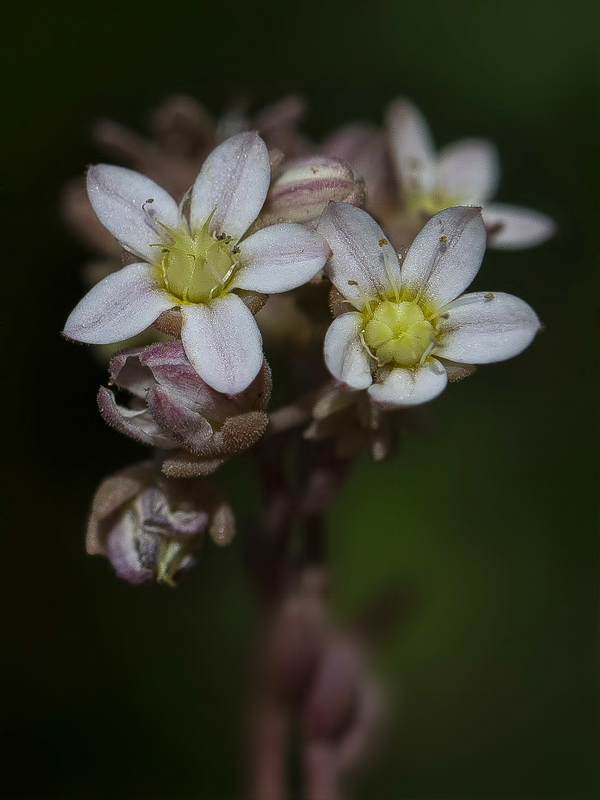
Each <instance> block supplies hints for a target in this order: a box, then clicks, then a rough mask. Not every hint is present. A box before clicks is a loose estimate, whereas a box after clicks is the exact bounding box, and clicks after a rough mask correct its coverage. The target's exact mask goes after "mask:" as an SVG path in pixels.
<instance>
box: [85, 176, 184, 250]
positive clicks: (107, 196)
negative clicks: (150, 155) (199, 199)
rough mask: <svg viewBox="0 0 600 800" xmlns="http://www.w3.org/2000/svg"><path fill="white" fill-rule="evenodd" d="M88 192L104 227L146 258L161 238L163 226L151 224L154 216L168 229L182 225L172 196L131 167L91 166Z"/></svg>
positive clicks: (129, 248) (125, 245) (127, 247)
mask: <svg viewBox="0 0 600 800" xmlns="http://www.w3.org/2000/svg"><path fill="white" fill-rule="evenodd" d="M87 191H88V196H89V198H90V203H91V204H92V208H93V209H94V211H95V212H96V216H97V217H98V219H99V220H100V222H101V223H102V224H103V225H104V227H105V228H107V229H108V230H109V231H110V232H111V233H112V235H113V236H114V237H115V238H116V239H117V240H118V241H119V242H120V244H121V245H123V247H124V248H125V249H126V250H129V251H130V252H131V253H135V255H138V256H141V257H142V258H144V259H146V260H147V261H153V260H154V258H155V256H156V248H155V247H151V246H150V245H152V244H156V243H157V242H160V241H161V236H160V230H161V229H160V227H158V226H156V224H154V225H153V224H152V219H153V218H155V219H158V220H160V221H161V222H162V223H163V224H164V225H167V226H168V227H169V228H176V227H177V226H178V225H179V210H178V208H177V203H176V202H175V200H173V198H172V197H171V195H169V194H167V192H165V190H164V189H161V187H160V186H158V185H157V184H156V183H154V181H151V180H150V178H147V177H146V176H145V175H140V173H139V172H134V171H133V170H132V169H126V168H125V167H114V166H112V165H111V164H97V165H96V166H95V167H90V168H89V170H88V173H87ZM150 201H152V202H150ZM142 206H144V208H142Z"/></svg>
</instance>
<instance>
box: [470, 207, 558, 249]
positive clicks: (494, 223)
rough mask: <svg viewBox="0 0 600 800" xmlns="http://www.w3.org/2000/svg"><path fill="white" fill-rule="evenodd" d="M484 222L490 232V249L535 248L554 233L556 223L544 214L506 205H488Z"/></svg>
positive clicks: (484, 213)
mask: <svg viewBox="0 0 600 800" xmlns="http://www.w3.org/2000/svg"><path fill="white" fill-rule="evenodd" d="M483 220H484V222H485V224H486V225H487V228H488V230H489V232H490V233H489V238H490V247H495V248H497V249H499V250H518V249H520V248H521V247H535V246H536V245H538V244H542V242H545V241H546V240H547V239H549V238H550V237H551V236H554V234H555V233H556V223H555V222H554V220H553V219H551V218H550V217H548V216H546V214H542V213H541V212H540V211H534V210H533V209H532V208H523V207H522V206H513V205H510V204H508V203H489V204H488V205H487V206H486V207H485V208H484V209H483Z"/></svg>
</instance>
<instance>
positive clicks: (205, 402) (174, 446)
mask: <svg viewBox="0 0 600 800" xmlns="http://www.w3.org/2000/svg"><path fill="white" fill-rule="evenodd" d="M109 371H110V378H111V380H110V384H111V385H112V386H116V387H117V389H120V390H126V391H127V392H128V395H129V397H128V400H127V402H126V403H125V404H122V403H121V402H120V398H119V401H118V400H117V396H115V394H114V393H113V392H112V391H110V389H107V388H105V387H101V388H100V391H99V393H98V405H99V407H100V412H101V414H102V416H103V417H104V419H105V421H106V422H107V423H108V424H109V425H111V426H112V427H113V428H115V429H116V430H118V431H119V432H120V433H123V434H125V435H126V436H130V437H131V438H133V439H136V440H137V441H139V442H142V443H143V444H147V445H151V446H152V447H159V448H161V449H163V450H168V451H176V452H175V453H170V454H169V458H171V456H173V457H174V461H175V462H178V461H181V462H183V463H184V464H187V465H188V468H187V469H186V468H182V469H181V470H179V471H177V469H173V468H171V469H167V470H165V472H166V473H167V474H169V475H175V476H177V477H192V476H195V475H206V474H210V472H214V470H215V469H216V468H217V467H218V466H219V465H220V464H221V463H222V461H223V460H224V459H225V458H226V457H227V456H229V455H231V454H232V453H238V452H241V451H242V450H246V449H248V448H249V447H251V446H252V445H253V444H254V443H255V442H256V441H257V440H258V439H259V438H260V437H261V436H262V434H263V433H264V431H265V429H266V426H267V415H266V414H265V413H264V409H265V408H266V405H267V402H268V400H269V395H270V391H271V376H270V371H269V368H268V366H267V365H266V364H264V365H263V367H262V369H261V371H260V372H259V374H258V376H257V377H256V378H255V380H254V381H253V382H252V384H251V385H250V386H249V387H248V389H246V390H245V391H244V392H241V393H239V394H236V395H223V394H221V393H220V392H217V391H215V390H214V389H212V388H211V387H210V386H208V385H207V384H206V383H205V382H204V381H203V380H202V378H200V377H199V375H198V374H197V373H196V372H195V371H194V369H193V367H192V366H191V364H190V363H189V361H188V359H187V357H186V355H185V353H184V350H183V347H182V344H181V342H179V341H175V342H164V343H159V344H153V345H150V346H149V347H146V348H143V349H141V348H136V349H132V350H123V351H122V352H120V353H117V354H116V355H115V356H113V358H112V359H111V362H110V367H109ZM190 464H192V466H189V465H190ZM194 464H196V469H194V468H193V465H194Z"/></svg>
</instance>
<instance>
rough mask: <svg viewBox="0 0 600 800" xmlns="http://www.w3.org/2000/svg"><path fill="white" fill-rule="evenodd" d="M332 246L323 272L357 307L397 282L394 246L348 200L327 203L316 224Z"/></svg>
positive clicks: (381, 293)
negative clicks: (346, 201) (345, 201)
mask: <svg viewBox="0 0 600 800" xmlns="http://www.w3.org/2000/svg"><path fill="white" fill-rule="evenodd" d="M317 230H318V232H319V233H320V234H321V235H322V236H323V238H324V239H325V241H326V242H327V244H328V245H329V247H330V249H331V258H330V259H329V262H328V264H327V266H326V268H325V269H326V272H327V275H328V276H329V278H330V279H331V282H332V283H333V284H334V285H335V286H336V288H337V289H338V290H339V291H340V292H341V294H342V295H343V296H344V297H345V298H347V299H348V300H350V302H351V303H352V304H353V305H354V306H355V307H356V308H362V306H363V305H364V302H365V299H369V298H372V297H376V296H378V295H383V294H386V293H389V292H390V290H391V289H393V286H392V282H394V283H395V284H396V285H397V286H398V285H399V284H400V267H399V264H398V257H397V255H396V253H395V252H394V248H393V247H392V245H391V244H390V243H389V242H388V240H387V239H386V236H385V234H384V232H383V231H382V230H381V228H380V227H379V225H378V224H377V223H376V222H375V220H374V219H373V218H372V217H371V216H369V214H367V212H366V211H363V210H362V208H357V207H356V206H351V205H348V204H347V203H331V205H328V206H327V208H326V209H325V211H324V212H323V216H322V217H321V220H320V222H319V225H318V227H317Z"/></svg>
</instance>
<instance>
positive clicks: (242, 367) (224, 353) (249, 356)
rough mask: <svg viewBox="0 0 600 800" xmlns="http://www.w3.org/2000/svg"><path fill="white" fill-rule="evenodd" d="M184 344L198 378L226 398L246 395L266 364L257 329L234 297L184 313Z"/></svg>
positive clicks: (187, 310) (185, 309)
mask: <svg viewBox="0 0 600 800" xmlns="http://www.w3.org/2000/svg"><path fill="white" fill-rule="evenodd" d="M181 314H182V317H183V325H182V329H181V341H182V342H183V347H184V349H185V352H186V355H187V357H188V358H189V360H190V361H191V362H192V366H193V367H194V369H196V370H197V372H198V375H200V377H201V378H202V379H203V380H204V381H206V383H208V385H209V386H212V387H213V389H216V390H217V391H218V392H222V393H223V394H237V393H238V392H243V391H244V389H246V388H247V387H248V386H249V385H250V384H251V383H252V381H253V380H254V378H255V377H256V376H257V375H258V371H259V370H260V368H261V366H262V362H263V355H262V340H261V336H260V331H259V330H258V325H257V324H256V321H255V320H254V317H253V316H252V313H251V312H250V311H249V310H248V308H247V306H246V305H245V304H244V302H243V301H242V300H241V298H240V297H238V296H237V295H235V294H227V295H224V296H223V297H219V298H217V299H216V300H213V301H212V302H210V303H207V304H203V305H185V306H183V307H182V309H181Z"/></svg>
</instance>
